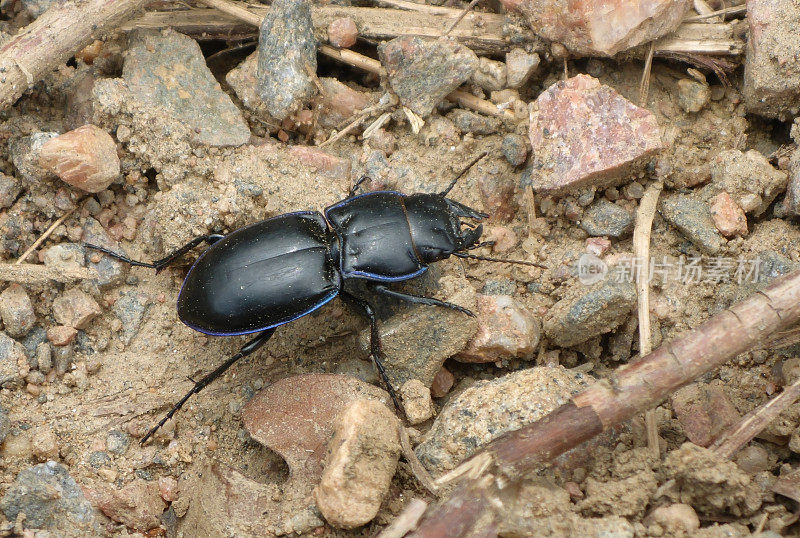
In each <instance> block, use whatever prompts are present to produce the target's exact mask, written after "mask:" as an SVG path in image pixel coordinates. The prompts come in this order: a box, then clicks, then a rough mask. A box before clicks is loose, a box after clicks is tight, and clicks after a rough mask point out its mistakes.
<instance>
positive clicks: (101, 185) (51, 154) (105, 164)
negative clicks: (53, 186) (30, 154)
mask: <svg viewBox="0 0 800 538" xmlns="http://www.w3.org/2000/svg"><path fill="white" fill-rule="evenodd" d="M39 164H40V166H41V167H42V168H45V169H47V170H50V171H51V172H54V173H55V174H56V175H57V176H58V177H60V178H61V179H62V180H63V181H65V182H66V183H69V184H70V185H72V186H73V187H77V188H79V189H82V190H84V191H86V192H100V191H102V190H104V189H105V188H107V187H108V186H109V185H111V182H112V181H114V180H115V179H117V177H118V176H119V172H120V164H119V157H118V156H117V145H116V144H115V143H114V139H112V138H111V136H110V135H109V134H108V133H107V132H105V131H104V130H102V129H101V128H99V127H97V126H95V125H84V126H83V127H78V128H77V129H75V130H74V131H69V132H66V133H64V134H62V135H61V136H57V137H56V138H53V139H52V140H49V141H47V142H46V143H45V144H44V145H43V146H42V149H41V152H40V153H39Z"/></svg>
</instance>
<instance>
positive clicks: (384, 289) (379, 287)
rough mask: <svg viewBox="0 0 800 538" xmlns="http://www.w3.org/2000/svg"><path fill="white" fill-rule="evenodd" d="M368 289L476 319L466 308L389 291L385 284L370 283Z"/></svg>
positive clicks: (429, 298) (419, 296) (430, 298)
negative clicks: (447, 309)
mask: <svg viewBox="0 0 800 538" xmlns="http://www.w3.org/2000/svg"><path fill="white" fill-rule="evenodd" d="M368 287H369V288H371V289H373V290H375V292H376V293H379V294H381V295H386V296H387V297H394V298H395V299H400V300H402V301H408V302H409V303H414V304H424V305H428V306H442V307H444V308H450V309H451V310H456V311H458V312H462V313H464V314H466V315H468V316H470V317H473V318H474V317H475V314H473V313H472V311H471V310H469V309H467V308H464V307H463V306H459V305H457V304H454V303H448V302H447V301H440V300H439V299H434V298H433V297H423V296H421V295H411V294H410V293H403V292H402V291H396V290H392V289H389V288H387V287H386V286H384V285H383V284H376V283H370V284H369V285H368Z"/></svg>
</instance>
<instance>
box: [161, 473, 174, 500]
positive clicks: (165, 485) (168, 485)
mask: <svg viewBox="0 0 800 538" xmlns="http://www.w3.org/2000/svg"><path fill="white" fill-rule="evenodd" d="M158 491H159V492H160V493H161V498H162V499H164V500H165V501H167V502H168V503H171V502H173V501H175V500H177V499H178V481H177V480H175V479H174V478H172V477H171V476H160V477H159V478H158Z"/></svg>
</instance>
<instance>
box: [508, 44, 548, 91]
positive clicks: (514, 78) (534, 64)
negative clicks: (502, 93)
mask: <svg viewBox="0 0 800 538" xmlns="http://www.w3.org/2000/svg"><path fill="white" fill-rule="evenodd" d="M540 62H541V60H540V59H539V55H538V54H536V53H535V52H530V53H528V52H525V51H524V50H523V49H519V48H513V49H511V50H510V51H508V52H507V53H506V85H507V86H508V87H509V88H520V87H522V86H524V85H525V83H527V82H528V80H530V78H531V75H533V74H534V73H535V72H536V70H537V69H538V68H539V63H540Z"/></svg>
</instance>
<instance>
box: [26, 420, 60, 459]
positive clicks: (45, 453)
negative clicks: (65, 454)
mask: <svg viewBox="0 0 800 538" xmlns="http://www.w3.org/2000/svg"><path fill="white" fill-rule="evenodd" d="M31 444H32V446H33V455H34V456H35V457H36V459H37V460H39V461H41V462H44V461H47V460H57V459H58V437H56V434H55V432H54V431H53V430H51V429H50V428H48V427H46V426H42V427H41V428H38V429H37V430H36V431H35V432H34V434H33V436H32V438H31Z"/></svg>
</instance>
